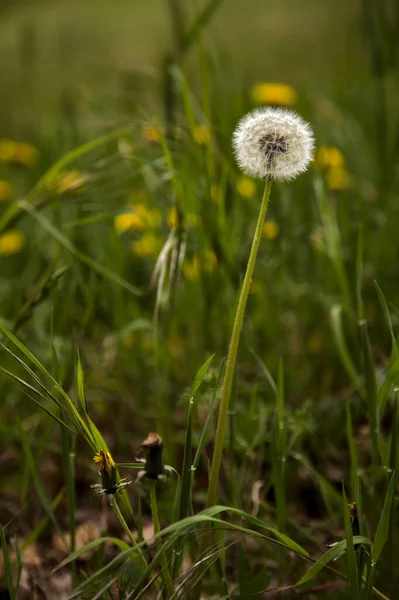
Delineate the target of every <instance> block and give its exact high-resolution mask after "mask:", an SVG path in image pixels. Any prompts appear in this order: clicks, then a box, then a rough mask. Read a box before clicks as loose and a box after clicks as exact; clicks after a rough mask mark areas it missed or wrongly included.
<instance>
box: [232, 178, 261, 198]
mask: <svg viewBox="0 0 399 600" xmlns="http://www.w3.org/2000/svg"><path fill="white" fill-rule="evenodd" d="M236 188H237V192H238V193H239V194H240V196H242V197H243V198H252V197H253V196H254V195H255V193H256V183H255V182H254V180H253V179H250V178H249V177H239V179H238V180H237V183H236Z"/></svg>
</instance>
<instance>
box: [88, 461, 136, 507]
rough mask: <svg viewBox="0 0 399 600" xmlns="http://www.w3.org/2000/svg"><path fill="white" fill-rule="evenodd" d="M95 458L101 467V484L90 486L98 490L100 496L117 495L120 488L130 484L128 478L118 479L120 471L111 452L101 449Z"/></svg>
mask: <svg viewBox="0 0 399 600" xmlns="http://www.w3.org/2000/svg"><path fill="white" fill-rule="evenodd" d="M93 460H94V462H95V463H97V464H98V465H99V467H100V470H99V474H100V475H101V485H100V484H99V483H97V484H95V485H92V486H90V487H92V488H93V489H94V490H96V492H97V494H98V495H99V496H104V495H111V494H112V495H115V494H116V493H117V492H118V491H119V490H120V489H122V488H124V487H126V486H127V485H129V483H130V481H127V478H125V479H120V480H119V481H117V477H118V473H117V470H116V465H115V462H114V460H113V458H112V456H111V454H110V453H109V452H107V451H106V450H99V451H98V452H97V454H96V455H95V456H94V457H93Z"/></svg>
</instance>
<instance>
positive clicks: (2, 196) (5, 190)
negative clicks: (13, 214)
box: [0, 179, 14, 202]
mask: <svg viewBox="0 0 399 600" xmlns="http://www.w3.org/2000/svg"><path fill="white" fill-rule="evenodd" d="M13 193H14V186H13V185H12V183H10V182H9V181H5V180H4V179H0V202H6V201H7V200H9V199H10V198H11V197H12V195H13Z"/></svg>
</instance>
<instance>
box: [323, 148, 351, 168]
mask: <svg viewBox="0 0 399 600" xmlns="http://www.w3.org/2000/svg"><path fill="white" fill-rule="evenodd" d="M317 162H318V163H319V165H321V166H322V167H343V166H344V164H345V157H344V155H343V154H342V152H341V150H340V149H339V148H336V147H335V146H320V148H319V149H318V151H317Z"/></svg>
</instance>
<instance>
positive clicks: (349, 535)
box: [342, 484, 359, 600]
mask: <svg viewBox="0 0 399 600" xmlns="http://www.w3.org/2000/svg"><path fill="white" fill-rule="evenodd" d="M342 496H343V500H344V506H343V508H344V524H345V539H346V559H347V565H348V579H349V586H350V593H351V594H352V597H353V600H359V580H358V574H357V565H356V554H355V547H354V545H353V531H352V523H351V518H350V514H349V507H348V499H347V497H346V493H345V487H344V485H343V484H342Z"/></svg>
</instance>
